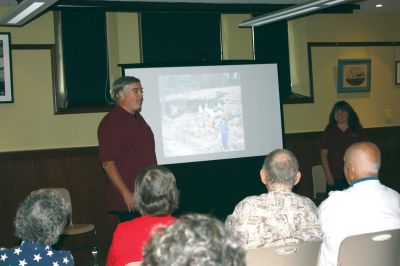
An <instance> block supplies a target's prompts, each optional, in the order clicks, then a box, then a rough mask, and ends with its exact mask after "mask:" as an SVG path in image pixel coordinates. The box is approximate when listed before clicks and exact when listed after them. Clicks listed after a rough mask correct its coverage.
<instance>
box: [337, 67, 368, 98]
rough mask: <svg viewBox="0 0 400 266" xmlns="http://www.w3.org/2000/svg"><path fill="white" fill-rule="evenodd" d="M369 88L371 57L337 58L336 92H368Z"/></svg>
mask: <svg viewBox="0 0 400 266" xmlns="http://www.w3.org/2000/svg"><path fill="white" fill-rule="evenodd" d="M370 90H371V59H339V60H338V87H337V91H338V92H340V93H343V92H346V93H347V92H369V91H370Z"/></svg>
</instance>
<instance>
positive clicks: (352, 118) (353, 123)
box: [328, 101, 362, 129]
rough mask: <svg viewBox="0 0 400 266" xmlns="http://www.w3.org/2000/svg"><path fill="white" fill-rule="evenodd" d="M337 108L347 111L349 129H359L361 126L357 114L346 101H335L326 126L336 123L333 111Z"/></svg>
mask: <svg viewBox="0 0 400 266" xmlns="http://www.w3.org/2000/svg"><path fill="white" fill-rule="evenodd" d="M337 110H342V111H346V112H347V113H349V121H348V124H349V127H350V128H351V129H360V128H362V125H361V123H360V119H359V118H358V115H357V113H356V111H354V109H353V107H351V105H350V104H349V103H348V102H346V101H339V102H337V103H335V105H334V106H333V108H332V111H331V113H330V114H329V124H328V126H333V125H336V123H337V122H336V119H335V112H336V111H337Z"/></svg>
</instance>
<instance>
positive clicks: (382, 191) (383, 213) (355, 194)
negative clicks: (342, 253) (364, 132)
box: [319, 142, 400, 266]
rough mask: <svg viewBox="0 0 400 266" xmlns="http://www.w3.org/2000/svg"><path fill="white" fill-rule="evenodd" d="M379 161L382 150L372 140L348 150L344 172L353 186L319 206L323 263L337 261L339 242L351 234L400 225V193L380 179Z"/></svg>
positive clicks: (335, 262) (328, 263) (398, 226)
mask: <svg viewBox="0 0 400 266" xmlns="http://www.w3.org/2000/svg"><path fill="white" fill-rule="evenodd" d="M380 165H381V155H380V151H379V149H378V147H377V146H376V145H375V144H373V143H371V142H358V143H355V144H353V145H351V146H350V147H349V148H348V149H347V150H346V153H345V155H344V174H345V177H346V180H347V182H348V183H349V184H350V187H349V188H348V189H346V190H344V191H332V192H330V194H329V197H328V198H327V199H326V200H325V201H323V202H322V203H321V205H320V206H319V216H320V220H321V226H322V231H323V233H324V242H323V243H322V246H321V256H320V265H321V266H328V265H329V266H332V265H337V260H338V251H339V246H340V243H341V242H342V240H343V239H345V238H346V237H348V236H351V235H358V234H364V233H372V232H376V231H383V230H390V229H396V228H400V195H399V193H397V192H396V191H394V190H392V189H390V188H388V187H386V186H384V185H382V184H381V183H380V182H379V178H378V171H379V167H380Z"/></svg>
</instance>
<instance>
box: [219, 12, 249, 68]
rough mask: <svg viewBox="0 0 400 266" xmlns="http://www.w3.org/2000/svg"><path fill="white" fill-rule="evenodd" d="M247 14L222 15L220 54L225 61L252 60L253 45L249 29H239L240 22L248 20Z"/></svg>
mask: <svg viewBox="0 0 400 266" xmlns="http://www.w3.org/2000/svg"><path fill="white" fill-rule="evenodd" d="M249 18H250V15H249V14H222V15H221V30H222V52H223V58H224V59H226V60H252V59H253V43H252V34H251V29H249V28H239V27H238V25H239V23H240V22H242V21H244V20H246V19H249Z"/></svg>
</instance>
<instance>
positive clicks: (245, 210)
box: [225, 149, 322, 249]
mask: <svg viewBox="0 0 400 266" xmlns="http://www.w3.org/2000/svg"><path fill="white" fill-rule="evenodd" d="M260 176H261V182H262V183H263V184H265V186H266V188H267V190H268V193H264V194H261V195H259V196H250V197H247V198H245V199H244V200H242V201H241V202H239V204H238V205H237V206H236V207H235V210H234V212H233V213H232V214H231V215H229V216H228V217H227V219H226V221H225V226H226V228H227V229H228V230H229V231H231V232H232V233H233V234H234V235H235V236H236V237H237V238H238V239H239V240H240V242H241V243H242V244H243V245H244V247H245V248H246V249H253V248H261V247H276V246H284V245H287V244H295V243H299V242H302V241H320V240H321V239H322V233H321V227H320V224H319V221H318V217H317V207H316V206H315V204H314V203H313V202H312V201H311V200H310V199H309V198H306V197H303V196H300V195H297V194H295V193H293V192H292V188H293V186H294V185H295V184H297V183H298V182H299V181H300V177H301V174H300V172H299V165H298V162H297V159H296V157H295V156H294V154H293V153H292V152H290V151H288V150H284V149H278V150H275V151H273V152H271V153H270V154H269V155H268V156H267V157H266V158H265V160H264V165H263V167H262V169H261V171H260Z"/></svg>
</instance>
